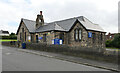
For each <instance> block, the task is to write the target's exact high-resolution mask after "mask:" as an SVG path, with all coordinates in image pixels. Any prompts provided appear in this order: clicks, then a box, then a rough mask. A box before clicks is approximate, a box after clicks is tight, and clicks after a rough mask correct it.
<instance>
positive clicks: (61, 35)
mask: <svg viewBox="0 0 120 73" xmlns="http://www.w3.org/2000/svg"><path fill="white" fill-rule="evenodd" d="M60 39H62V40H63V42H64V33H62V32H61V33H60Z"/></svg>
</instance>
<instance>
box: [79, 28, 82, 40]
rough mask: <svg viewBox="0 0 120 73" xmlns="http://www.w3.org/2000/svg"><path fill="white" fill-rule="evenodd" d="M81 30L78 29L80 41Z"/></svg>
mask: <svg viewBox="0 0 120 73" xmlns="http://www.w3.org/2000/svg"><path fill="white" fill-rule="evenodd" d="M81 36H82V35H81V29H79V40H81Z"/></svg>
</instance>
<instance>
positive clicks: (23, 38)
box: [17, 22, 31, 42]
mask: <svg viewBox="0 0 120 73" xmlns="http://www.w3.org/2000/svg"><path fill="white" fill-rule="evenodd" d="M22 28H24V33H23V32H22ZM25 32H26V41H28V36H31V34H30V33H29V31H28V29H27V28H26V26H25V24H24V23H23V22H22V23H21V26H20V29H19V32H18V35H17V40H19V41H20V33H21V39H22V42H25Z"/></svg>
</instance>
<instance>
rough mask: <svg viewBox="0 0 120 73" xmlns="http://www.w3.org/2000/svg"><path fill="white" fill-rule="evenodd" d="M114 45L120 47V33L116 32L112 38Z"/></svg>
mask: <svg viewBox="0 0 120 73" xmlns="http://www.w3.org/2000/svg"><path fill="white" fill-rule="evenodd" d="M112 45H113V47H116V48H120V33H118V34H116V35H115V37H114V39H113V40H112Z"/></svg>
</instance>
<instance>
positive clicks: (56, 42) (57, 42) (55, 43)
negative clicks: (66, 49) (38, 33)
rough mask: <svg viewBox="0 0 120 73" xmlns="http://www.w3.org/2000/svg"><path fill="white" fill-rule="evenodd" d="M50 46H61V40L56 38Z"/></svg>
mask: <svg viewBox="0 0 120 73" xmlns="http://www.w3.org/2000/svg"><path fill="white" fill-rule="evenodd" d="M52 44H54V45H60V44H62V40H61V39H58V38H56V39H54V40H52Z"/></svg>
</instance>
